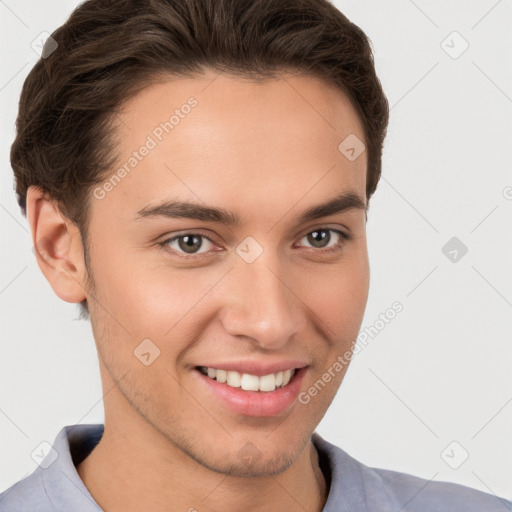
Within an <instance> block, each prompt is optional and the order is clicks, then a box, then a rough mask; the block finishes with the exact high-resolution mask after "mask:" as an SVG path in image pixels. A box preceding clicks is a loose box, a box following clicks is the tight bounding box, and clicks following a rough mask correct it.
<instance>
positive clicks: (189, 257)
mask: <svg viewBox="0 0 512 512" xmlns="http://www.w3.org/2000/svg"><path fill="white" fill-rule="evenodd" d="M316 231H331V232H333V233H336V234H338V235H340V238H341V241H340V242H338V244H336V245H335V246H334V247H331V248H329V249H318V250H316V251H315V252H318V253H329V254H330V253H333V252H339V251H340V250H341V249H342V247H343V245H345V242H348V241H349V240H351V239H352V235H350V234H348V233H345V232H343V231H340V230H338V229H333V228H318V229H313V230H312V231H309V232H308V233H306V234H305V235H304V236H303V237H302V238H304V237H306V236H307V235H310V234H311V233H315V232H316ZM185 236H199V237H201V238H205V239H206V240H208V241H209V242H211V243H212V244H215V242H214V241H213V240H212V239H211V238H210V237H208V236H206V235H204V234H202V233H198V232H194V231H190V232H187V233H182V234H181V235H176V236H173V237H172V238H167V239H166V240H164V241H163V242H160V243H159V244H158V245H159V246H160V247H162V249H163V250H164V251H166V252H168V253H171V254H172V255H176V256H178V258H183V259H186V260H193V259H198V258H201V257H204V255H205V254H207V253H204V252H201V253H196V254H189V255H187V256H184V254H185V253H183V252H179V251H176V250H174V249H170V248H169V246H168V245H169V244H170V243H172V242H175V241H176V240H178V239H180V238H183V237H185ZM312 249H313V250H314V249H315V248H312Z"/></svg>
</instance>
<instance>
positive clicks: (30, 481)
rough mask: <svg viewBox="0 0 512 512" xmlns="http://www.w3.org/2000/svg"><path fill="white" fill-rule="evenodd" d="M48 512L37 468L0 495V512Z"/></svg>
mask: <svg viewBox="0 0 512 512" xmlns="http://www.w3.org/2000/svg"><path fill="white" fill-rule="evenodd" d="M36 510H37V511H38V512H46V511H48V512H50V511H53V507H52V505H51V503H50V501H49V499H48V496H47V495H46V492H45V488H44V484H43V480H42V478H41V473H40V471H39V468H37V469H36V470H35V471H34V472H33V473H31V474H30V475H28V476H26V477H25V478H23V479H22V480H20V481H19V482H16V483H15V484H13V485H11V486H10V487H9V488H7V489H6V490H5V491H3V492H2V493H0V512H34V511H36Z"/></svg>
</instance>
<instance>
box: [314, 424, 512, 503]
mask: <svg viewBox="0 0 512 512" xmlns="http://www.w3.org/2000/svg"><path fill="white" fill-rule="evenodd" d="M313 440H314V443H315V446H316V447H317V449H319V450H320V451H321V452H322V455H323V457H324V458H325V460H326V464H327V465H328V467H329V471H330V473H331V474H330V478H331V488H330V491H329V496H328V501H327V504H326V507H325V508H324V510H325V511H327V512H330V511H331V510H332V511H335V510H336V511H338V510H347V511H348V510H354V511H355V510H357V511H365V512H366V511H368V512H370V511H374V510H379V512H397V511H398V510H400V512H433V511H435V512H483V511H485V512H507V511H509V512H512V502H510V501H508V500H506V499H504V498H501V497H498V496H495V495H494V494H489V493H486V492H482V491H479V490H477V489H473V488H471V487H467V486H464V485H460V484H455V483H452V482H441V481H435V480H428V479H425V478H420V477H417V476H414V475H411V474H407V473H401V472H398V471H392V470H388V469H380V468H372V467H369V466H366V465H365V464H363V463H361V462H359V461H357V460H356V459H355V458H353V457H352V456H351V455H349V454H348V453H347V452H345V451H344V450H342V449H341V448H339V447H338V446H335V445H333V444H331V443H328V442H327V441H325V440H324V439H322V438H321V437H320V436H319V435H318V434H317V433H315V434H314V437H313ZM347 502H348V503H349V504H350V505H349V504H348V503H347ZM327 505H328V506H327Z"/></svg>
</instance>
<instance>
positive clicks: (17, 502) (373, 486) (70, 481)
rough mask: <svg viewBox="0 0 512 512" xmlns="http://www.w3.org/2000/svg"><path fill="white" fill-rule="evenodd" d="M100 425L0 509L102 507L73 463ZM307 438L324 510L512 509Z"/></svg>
mask: <svg viewBox="0 0 512 512" xmlns="http://www.w3.org/2000/svg"><path fill="white" fill-rule="evenodd" d="M103 428H104V426H103V425H102V424H89V425H80V424H79V425H68V426H66V427H64V428H63V429H62V430H61V431H60V432H59V434H58V435H57V437H56V439H55V441H54V443H53V450H50V451H49V452H48V453H47V455H46V457H45V458H44V459H43V460H42V462H41V463H40V464H39V466H38V467H37V468H36V469H35V470H34V471H33V472H32V473H31V474H30V475H28V476H26V477H25V478H24V479H22V480H20V481H19V482H17V483H15V484H14V485H12V486H11V487H9V488H8V489H6V490H5V491H4V492H2V493H1V494H0V512H98V511H101V508H100V507H99V505H98V504H97V503H96V502H95V501H94V498H93V497H92V496H91V494H90V493H89V491H88V490H87V488H86V487H85V485H84V483H83V482H82V480H81V479H80V477H79V475H78V473H77V471H76V467H75V465H77V464H79V463H80V462H81V461H82V460H84V459H85V458H86V457H87V455H89V453H90V452H91V451H92V450H93V448H94V447H95V446H96V444H97V443H98V442H99V440H100V439H101V436H102V435H103ZM312 440H313V444H314V445H315V448H316V449H317V451H318V454H319V460H320V467H321V469H322V472H323V473H324V475H325V478H326V481H327V484H328V487H329V494H328V498H327V502H326V504H325V507H324V509H323V512H511V511H512V502H510V501H508V500H505V499H503V498H499V497H497V496H495V495H493V494H488V493H485V492H481V491H478V490H476V489H472V488H470V487H466V486H463V485H459V484H454V483H449V482H436V481H431V480H426V479H423V478H419V477H416V476H413V475H409V474H406V473H399V472H397V471H390V470H386V469H376V468H371V467H368V466H365V465H364V464H362V463H360V462H358V461H357V460H355V459H354V458H352V457H351V456H350V455H349V454H348V453H346V452H345V451H343V450H342V449H341V448H338V447H337V446H334V445H333V444H331V443H329V442H327V441H325V440H324V439H323V438H322V437H320V436H319V435H318V434H317V433H316V432H315V433H314V434H313V437H312ZM192 506H194V504H193V503H191V507H192ZM199 509H200V507H198V510H199Z"/></svg>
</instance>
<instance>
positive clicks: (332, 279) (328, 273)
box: [301, 251, 370, 340]
mask: <svg viewBox="0 0 512 512" xmlns="http://www.w3.org/2000/svg"><path fill="white" fill-rule="evenodd" d="M369 280H370V275H369V267H368V258H367V257H366V253H365V252H364V251H362V252H359V253H358V254H355V253H354V255H353V256H352V255H351V256H350V258H347V259H346V260H344V261H343V262H342V263H340V264H337V265H333V266H332V267H326V268H324V269H320V268H319V269H318V270H317V271H316V272H314V273H311V275H310V277H309V278H308V286H307V289H304V291H303V292H302V295H301V296H303V297H304V299H305V303H306V304H307V305H308V306H309V307H310V308H311V310H312V311H313V312H314V313H315V315H316V316H318V317H319V318H320V319H322V320H323V321H324V323H325V324H326V325H327V326H329V329H327V330H326V333H325V334H326V336H327V338H328V339H333V338H334V337H336V339H339V338H340V337H341V338H343V339H344V340H346V339H347V338H351V337H354V338H355V337H356V336H357V332H358V331H359V329H360V326H361V322H362V320H363V316H364V311H365V308H366V303H367V299H368V288H369Z"/></svg>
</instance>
